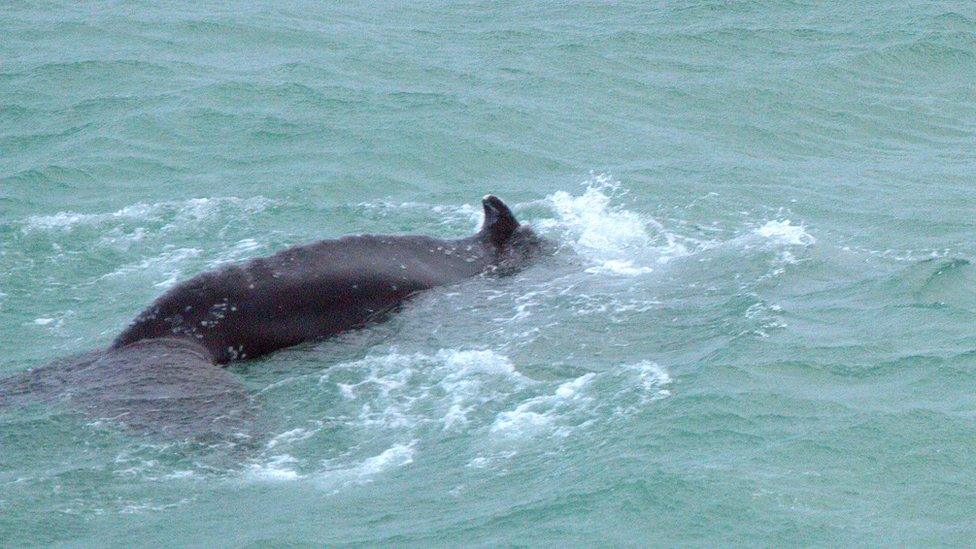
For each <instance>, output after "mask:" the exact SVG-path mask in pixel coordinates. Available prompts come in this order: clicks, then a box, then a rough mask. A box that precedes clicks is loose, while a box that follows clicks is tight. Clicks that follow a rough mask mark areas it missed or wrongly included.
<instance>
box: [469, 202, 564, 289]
mask: <svg viewBox="0 0 976 549" xmlns="http://www.w3.org/2000/svg"><path fill="white" fill-rule="evenodd" d="M481 204H482V206H484V209H485V221H484V223H482V225H481V231H480V232H479V233H478V236H479V237H480V238H481V239H483V241H484V242H485V244H486V245H487V246H490V247H491V248H492V254H491V255H492V257H493V261H492V271H493V272H497V273H500V274H512V273H514V272H517V271H519V270H521V269H522V268H524V267H525V266H527V265H528V264H529V263H531V262H532V261H533V260H535V259H537V258H538V257H540V256H542V255H547V254H549V253H552V251H553V250H555V246H554V245H553V244H552V243H551V242H550V241H549V240H548V239H545V238H543V237H541V236H539V235H538V234H537V233H536V232H535V231H534V230H533V229H532V227H530V226H528V225H524V224H521V223H519V222H518V220H517V219H515V215H514V214H513V213H512V210H511V208H509V207H508V205H507V204H505V203H504V202H502V200H501V199H500V198H498V197H497V196H494V195H491V194H489V195H485V197H484V198H483V199H481Z"/></svg>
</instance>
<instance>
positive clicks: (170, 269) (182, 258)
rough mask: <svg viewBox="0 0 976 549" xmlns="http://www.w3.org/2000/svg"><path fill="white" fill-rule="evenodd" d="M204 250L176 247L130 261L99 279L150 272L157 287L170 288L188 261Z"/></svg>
mask: <svg viewBox="0 0 976 549" xmlns="http://www.w3.org/2000/svg"><path fill="white" fill-rule="evenodd" d="M201 253H203V251H202V250H200V249H197V248H176V249H169V250H165V251H163V252H162V253H161V254H159V255H157V256H155V257H148V258H146V259H143V260H141V261H138V262H135V263H128V264H126V265H123V266H121V267H119V268H118V269H116V270H114V271H112V272H110V273H107V274H104V275H102V276H101V277H99V280H103V279H111V278H121V277H126V276H128V275H131V274H134V273H150V274H152V275H154V278H156V279H157V281H156V282H155V283H154V284H153V285H154V286H156V287H157V288H168V287H170V286H172V285H173V284H176V282H177V280H179V277H180V276H181V275H182V274H183V268H184V267H185V266H186V263H187V262H188V261H189V260H190V259H192V258H195V257H198V256H199V255H200V254H201Z"/></svg>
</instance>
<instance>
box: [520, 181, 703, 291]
mask: <svg viewBox="0 0 976 549" xmlns="http://www.w3.org/2000/svg"><path fill="white" fill-rule="evenodd" d="M584 185H585V190H584V191H583V194H581V195H579V196H574V195H572V194H570V193H568V192H566V191H558V192H556V193H554V194H552V195H550V196H548V197H547V198H546V201H545V202H546V204H547V206H548V207H549V208H550V209H551V210H552V211H553V213H554V214H555V216H556V217H555V218H554V219H552V218H550V219H543V220H540V221H537V222H536V223H535V224H537V225H538V226H539V227H540V228H541V229H543V230H549V231H555V232H558V233H561V236H562V238H561V239H562V240H563V241H565V242H568V243H569V245H570V246H571V247H572V248H573V249H574V250H575V251H576V252H577V253H579V254H580V255H581V256H583V257H584V258H586V259H587V260H589V261H590V262H592V263H593V265H592V266H591V267H589V268H587V272H589V273H591V274H607V275H616V276H640V275H643V274H648V273H651V272H653V271H654V269H655V266H656V265H662V264H665V263H667V262H669V261H671V260H673V259H675V258H679V257H684V256H687V255H690V254H691V253H693V251H694V248H695V247H696V246H695V242H694V241H693V240H692V239H688V238H683V237H681V236H679V235H677V234H676V233H674V232H672V231H670V230H668V229H667V228H666V227H665V226H664V224H663V223H661V222H659V221H657V220H656V219H654V218H652V217H650V216H647V215H643V214H639V213H637V212H633V211H630V210H627V209H625V208H623V207H621V206H618V205H616V204H615V203H614V202H615V201H617V200H619V199H620V198H622V197H624V196H625V195H626V191H625V190H623V189H622V187H621V185H620V182H619V181H617V180H615V179H613V178H612V177H611V176H609V175H606V174H597V175H595V176H593V178H592V179H591V180H589V181H587V182H585V183H584ZM689 245H691V247H689Z"/></svg>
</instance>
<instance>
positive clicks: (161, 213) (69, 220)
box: [23, 196, 277, 232]
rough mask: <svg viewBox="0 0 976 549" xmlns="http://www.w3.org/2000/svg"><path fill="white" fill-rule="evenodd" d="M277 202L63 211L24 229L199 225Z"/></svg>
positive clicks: (202, 201) (31, 220)
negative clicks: (222, 213) (227, 210)
mask: <svg viewBox="0 0 976 549" xmlns="http://www.w3.org/2000/svg"><path fill="white" fill-rule="evenodd" d="M276 203H277V202H276V201H274V200H271V199H268V198H265V197H263V196H256V197H251V198H238V197H234V196H224V197H214V198H191V199H189V200H181V201H164V202H157V203H155V204H144V203H137V204H132V205H130V206H126V207H124V208H121V209H119V210H116V211H114V212H108V213H95V214H83V213H78V212H70V211H63V212H58V213H56V214H53V215H33V216H30V217H28V218H27V219H26V220H24V224H23V230H24V231H25V232H31V231H50V230H59V231H70V230H72V229H74V228H76V227H78V226H85V225H100V224H104V223H107V222H117V221H143V222H144V221H163V220H165V219H166V218H171V219H172V220H171V222H170V224H169V225H168V226H172V225H173V224H184V223H187V222H199V221H203V220H205V219H208V218H209V217H211V216H212V215H214V214H215V213H217V212H218V211H219V210H220V209H221V208H224V207H228V206H230V207H233V208H236V209H239V210H241V211H243V212H244V213H247V214H254V213H257V212H259V211H262V210H264V209H266V208H268V207H269V206H271V205H274V204H276Z"/></svg>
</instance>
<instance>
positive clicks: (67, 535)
mask: <svg viewBox="0 0 976 549" xmlns="http://www.w3.org/2000/svg"><path fill="white" fill-rule="evenodd" d="M974 145H976V11H974V8H973V5H972V4H971V3H969V2H951V1H945V2H927V1H926V2H920V1H915V2H899V3H892V2H880V1H873V0H872V1H864V2H856V3H853V4H850V3H846V2H803V1H787V0H778V1H754V2H717V1H704V2H636V3H621V4H613V5H611V4H605V3H582V4H577V3H561V2H550V3H545V4H531V5H530V4H524V3H514V2H483V3H471V2H467V3H420V4H417V3H414V4H409V5H408V4H405V3H391V4H387V3H380V4H376V3H343V4H342V5H332V4H331V3H322V2H316V3H305V2H276V3H260V4H257V5H254V4H242V3H228V4H213V3H180V2H162V3H158V2H157V3H143V2H129V1H120V2H96V3H83V4H77V3H64V2H22V1H16V0H15V1H10V2H6V3H5V4H4V5H3V6H0V345H2V349H3V352H2V353H0V373H3V374H9V373H14V372H18V371H22V370H25V369H27V368H30V367H32V366H36V365H39V364H43V363H44V362H46V361H48V360H50V359H52V358H55V357H59V356H63V355H67V354H70V353H73V352H78V351H84V350H87V349H90V348H93V347H96V346H99V345H104V344H106V343H107V342H108V341H110V340H111V338H112V337H113V336H114V335H115V334H116V333H117V332H118V331H119V330H120V329H121V328H122V327H123V326H124V325H125V323H126V322H128V320H130V319H131V318H132V317H133V316H134V315H135V314H136V313H137V312H138V311H139V310H140V309H141V308H142V307H143V306H144V305H145V304H147V303H148V302H149V301H150V300H151V299H152V298H153V297H155V296H156V295H158V294H159V293H160V292H162V291H163V290H164V289H165V288H166V287H168V286H169V285H171V284H173V283H174V282H175V281H178V280H181V279H182V278H184V277H187V276H189V275H191V274H193V273H196V272H198V271H201V270H204V269H208V268H212V267H214V266H217V265H219V264H222V263H224V262H227V261H235V260H239V259H244V258H248V257H253V256H258V255H263V254H267V253H269V252H271V251H273V250H277V249H280V248H282V247H284V246H287V245H290V244H294V243H299V242H304V241H308V240H313V239H317V238H323V237H333V236H337V235H341V234H346V233H350V232H413V233H427V234H433V235H439V236H445V237H447V236H460V235H464V234H467V233H468V232H470V231H471V230H472V229H473V228H474V227H475V226H476V225H477V224H478V222H479V212H478V208H477V204H478V199H479V197H480V196H481V195H483V194H485V193H486V192H494V193H497V194H499V195H501V196H502V197H504V198H505V199H507V200H508V201H510V202H511V203H512V204H514V205H515V206H516V207H515V209H516V213H517V214H518V215H519V216H520V217H521V218H523V219H525V220H528V221H530V222H531V223H532V224H533V225H535V226H536V227H537V228H538V229H539V230H540V231H541V232H543V233H544V234H546V235H548V236H550V237H552V238H555V239H557V240H558V241H559V242H561V243H562V245H563V248H562V253H560V254H559V255H557V256H556V257H554V258H552V259H550V260H547V261H545V262H543V263H541V264H539V265H536V266H534V267H533V268H531V269H530V270H528V271H526V272H524V273H522V274H521V275H519V276H517V277H513V278H507V279H478V280H473V281H470V282H468V283H465V284H463V285H461V286H457V287H453V288H446V289H443V290H439V291H434V292H431V293H429V294H427V295H425V296H423V297H422V298H420V299H417V300H416V301H415V302H413V303H412V304H411V305H410V306H409V307H407V308H406V310H404V311H403V312H402V314H400V315H398V316H397V317H396V318H395V319H394V320H393V321H392V322H390V323H388V324H384V325H381V326H377V327H375V328H372V329H369V330H366V331H363V332H359V333H356V334H350V335H348V336H345V337H342V338H339V339H337V340H333V341H326V342H322V343H319V344H316V345H309V346H305V347H301V348H297V349H293V350H288V351H285V352H281V353H278V354H275V355H273V356H270V357H268V358H266V359H263V360H260V361H255V362H248V363H244V364H241V365H240V366H238V367H236V368H235V372H236V373H237V374H238V375H239V376H240V378H241V379H243V380H244V381H245V383H246V384H247V386H248V387H249V389H250V390H251V391H252V393H253V394H254V395H256V396H257V397H258V399H259V401H260V403H261V405H262V408H263V410H264V414H265V416H266V418H265V419H266V421H267V432H266V433H265V437H264V438H263V439H262V440H260V441H257V442H254V443H253V444H251V445H250V446H249V447H248V448H247V449H246V450H245V451H237V450H239V449H234V448H229V447H228V446H227V445H226V444H224V445H219V446H207V445H206V444H200V443H198V442H197V443H193V442H185V443H184V442H180V441H175V442H174V441H167V442H160V441H157V440H151V439H145V438H140V437H138V436H132V435H129V434H126V433H122V432H119V431H117V430H115V429H113V428H111V427H110V426H108V425H107V424H106V423H105V422H100V421H94V422H93V421H91V420H90V419H86V418H83V417H80V416H78V415H77V414H76V413H74V412H72V411H71V410H64V409H60V408H58V407H51V406H46V405H38V406H36V407H30V408H27V409H16V410H2V411H0V545H25V544H69V545H102V544H105V543H113V544H120V545H121V544H133V543H135V544H140V545H158V544H165V545H170V544H173V543H176V542H177V540H178V541H179V542H181V543H182V542H187V543H193V544H197V545H208V546H211V545H218V546H219V545H243V544H257V545H261V544H273V545H279V544H283V543H286V542H287V543H302V542H307V543H313V544H320V543H330V544H340V543H356V544H359V543H369V544H373V543H383V544H396V545H421V546H426V545H429V544H451V545H454V544H474V545H497V544H530V545H549V544H565V543H578V544H600V545H603V544H619V545H645V544H652V545H678V544H701V545H706V546H710V545H715V544H753V543H754V544H763V545H780V544H803V545H834V544H844V545H847V544H863V545H882V544H886V545H887V544H891V545H931V544H951V545H971V544H972V542H973V541H974V539H976V520H974V519H976V457H974V456H976V396H974V395H976V323H974V314H976V293H974V285H976V267H974V266H973V264H972V263H971V262H972V261H973V260H974V258H976V244H974V241H976V224H974V221H973V214H974V208H976V190H974V189H976V187H974V184H976V147H974Z"/></svg>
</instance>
